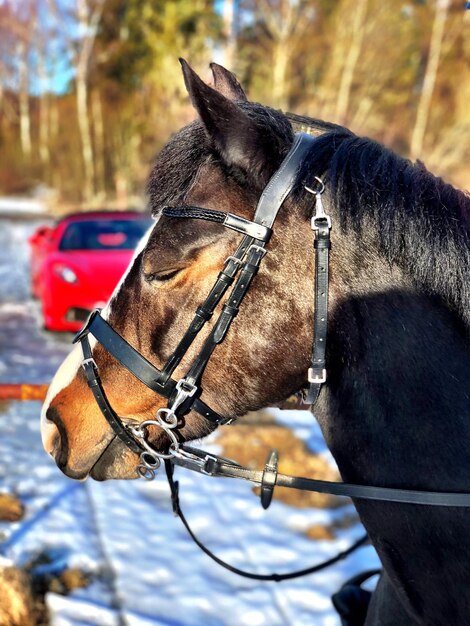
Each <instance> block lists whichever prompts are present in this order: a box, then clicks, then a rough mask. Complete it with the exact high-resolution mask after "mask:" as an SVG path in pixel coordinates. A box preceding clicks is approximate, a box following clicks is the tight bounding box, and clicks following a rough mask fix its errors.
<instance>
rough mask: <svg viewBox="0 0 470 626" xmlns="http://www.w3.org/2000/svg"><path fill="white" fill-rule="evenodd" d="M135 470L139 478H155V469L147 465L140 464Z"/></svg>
mask: <svg viewBox="0 0 470 626" xmlns="http://www.w3.org/2000/svg"><path fill="white" fill-rule="evenodd" d="M135 471H136V472H137V475H138V477H139V478H145V480H153V479H154V478H155V472H154V470H153V469H150V468H149V467H146V466H145V465H138V466H137V468H136V470H135Z"/></svg>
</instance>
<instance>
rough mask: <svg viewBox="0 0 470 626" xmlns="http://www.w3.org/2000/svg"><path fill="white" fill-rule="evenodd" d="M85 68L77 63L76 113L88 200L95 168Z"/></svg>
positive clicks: (84, 187) (84, 183)
mask: <svg viewBox="0 0 470 626" xmlns="http://www.w3.org/2000/svg"><path fill="white" fill-rule="evenodd" d="M86 74H87V72H86V68H85V67H84V66H83V63H81V62H79V64H78V65H77V74H76V83H77V114H78V127H79V129H80V139H81V143H82V159H83V168H84V181H83V200H85V202H87V201H89V200H90V199H91V197H92V196H93V184H94V178H95V168H94V163H93V146H92V143H91V133H90V123H89V120H88V83H87V76H86Z"/></svg>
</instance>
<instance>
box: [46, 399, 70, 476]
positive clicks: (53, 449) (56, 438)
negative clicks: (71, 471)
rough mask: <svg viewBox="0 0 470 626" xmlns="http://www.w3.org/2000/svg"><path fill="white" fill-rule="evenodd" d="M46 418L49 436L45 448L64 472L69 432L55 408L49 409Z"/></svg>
mask: <svg viewBox="0 0 470 626" xmlns="http://www.w3.org/2000/svg"><path fill="white" fill-rule="evenodd" d="M45 418H46V419H45V421H46V431H47V436H46V437H44V447H45V448H46V451H47V452H48V453H49V454H50V455H51V457H52V458H53V459H54V460H55V462H56V463H57V466H58V467H59V468H60V469H62V470H63V469H64V468H65V467H66V465H67V459H68V442H67V432H66V430H65V427H64V424H63V422H62V420H61V418H60V415H59V412H58V411H57V409H55V408H54V407H49V408H48V409H47V411H46V415H45ZM44 434H45V433H44Z"/></svg>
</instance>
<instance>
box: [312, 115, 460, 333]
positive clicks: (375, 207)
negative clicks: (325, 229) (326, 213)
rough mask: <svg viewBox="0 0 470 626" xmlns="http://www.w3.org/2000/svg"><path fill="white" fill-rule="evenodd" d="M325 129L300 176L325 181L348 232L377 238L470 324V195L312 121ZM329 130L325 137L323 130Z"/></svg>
mask: <svg viewBox="0 0 470 626" xmlns="http://www.w3.org/2000/svg"><path fill="white" fill-rule="evenodd" d="M310 125H311V128H312V129H314V130H315V129H317V130H319V131H323V132H324V134H322V135H321V136H319V137H318V138H317V139H316V141H315V144H314V146H313V148H312V153H311V158H310V159H309V161H308V163H307V165H306V166H305V168H304V171H303V172H302V176H301V179H302V181H303V183H306V181H312V179H313V176H322V177H323V179H324V181H325V184H326V186H327V189H328V191H329V194H330V195H331V198H332V200H333V202H334V203H335V206H336V209H337V212H338V214H339V215H340V227H341V228H342V229H343V230H348V229H354V231H355V232H356V233H357V234H358V237H360V236H361V234H362V231H363V230H365V228H374V229H375V230H376V233H377V239H378V242H379V249H380V253H381V254H383V255H384V256H385V257H386V259H387V260H388V261H389V262H390V263H396V264H398V265H399V266H401V267H403V268H404V269H405V270H406V272H407V273H408V274H409V275H410V276H412V277H413V279H414V280H415V281H416V283H417V284H419V285H421V286H423V287H424V288H425V289H426V290H427V291H428V292H430V293H432V294H435V295H437V296H439V297H441V298H444V300H445V301H446V302H447V303H448V304H449V305H450V306H451V308H452V309H453V310H454V311H456V312H457V313H458V315H459V316H460V317H461V318H462V319H463V320H464V322H465V323H466V324H467V326H470V281H469V278H468V271H469V267H470V197H469V195H468V194H466V193H464V192H463V191H460V190H458V189H455V188H454V187H452V185H450V184H447V183H445V182H444V181H443V180H442V179H440V178H437V177H436V176H434V175H433V174H431V173H430V172H429V171H428V170H427V169H426V168H425V167H424V165H423V164H422V163H421V162H419V161H418V162H417V163H416V164H413V163H411V162H410V161H409V160H407V159H403V158H402V157H399V156H398V155H396V154H395V153H393V152H392V151H391V150H388V149H387V148H385V147H384V146H382V145H381V144H379V143H377V142H376V141H373V140H371V139H367V138H363V137H357V136H356V135H354V134H353V133H351V132H350V131H349V130H347V129H345V128H341V127H336V128H335V129H334V130H331V127H330V126H329V125H325V124H324V123H323V122H320V121H317V120H311V121H310ZM325 131H326V132H325Z"/></svg>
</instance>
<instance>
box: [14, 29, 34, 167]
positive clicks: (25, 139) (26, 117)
mask: <svg viewBox="0 0 470 626" xmlns="http://www.w3.org/2000/svg"><path fill="white" fill-rule="evenodd" d="M17 54H18V64H19V110H20V141H21V150H22V152H23V155H24V156H25V157H26V159H28V160H30V159H31V152H32V148H31V119H30V111H29V68H28V46H27V44H26V42H25V41H20V42H19V43H18V46H17Z"/></svg>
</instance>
